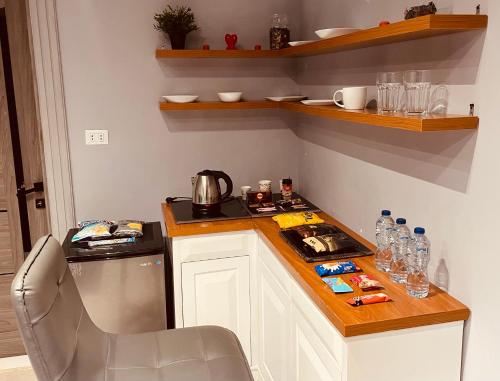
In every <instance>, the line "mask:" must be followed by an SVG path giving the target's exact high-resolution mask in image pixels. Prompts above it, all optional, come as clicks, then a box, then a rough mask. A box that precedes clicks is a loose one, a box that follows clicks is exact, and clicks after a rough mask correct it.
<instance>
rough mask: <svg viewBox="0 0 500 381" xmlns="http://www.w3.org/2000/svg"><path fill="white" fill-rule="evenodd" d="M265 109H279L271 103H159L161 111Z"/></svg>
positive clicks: (275, 104) (276, 104) (276, 103)
mask: <svg viewBox="0 0 500 381" xmlns="http://www.w3.org/2000/svg"><path fill="white" fill-rule="evenodd" d="M266 108H279V104H278V102H272V101H243V102H193V103H169V102H160V110H162V111H182V110H254V109H266Z"/></svg>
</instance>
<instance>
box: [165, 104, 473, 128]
mask: <svg viewBox="0 0 500 381" xmlns="http://www.w3.org/2000/svg"><path fill="white" fill-rule="evenodd" d="M272 108H282V109H285V110H289V111H294V112H298V113H302V114H306V115H312V116H318V117H321V118H329V119H335V120H343V121H346V122H352V123H359V124H369V125H372V126H379V127H386V128H397V129H400V130H408V131H415V132H427V131H452V130H470V129H476V128H477V127H478V125H479V118H478V117H476V116H462V115H445V116H439V115H428V116H423V117H422V116H410V115H406V114H404V113H399V114H378V113H377V111H376V110H361V111H349V110H344V109H341V108H338V107H335V106H307V105H304V104H302V103H300V102H271V101H245V102H235V103H224V102H194V103H167V102H160V110H163V111H182V110H184V111H189V110H191V111H192V110H253V109H272Z"/></svg>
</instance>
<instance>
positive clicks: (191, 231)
mask: <svg viewBox="0 0 500 381" xmlns="http://www.w3.org/2000/svg"><path fill="white" fill-rule="evenodd" d="M162 207H163V214H164V219H165V224H166V228H167V234H168V236H169V237H179V236H189V235H198V234H211V233H221V232H228V231H239V230H256V231H257V233H258V234H259V236H260V237H261V238H262V239H263V240H264V241H265V242H266V243H267V244H268V246H269V247H270V248H271V250H272V251H273V252H274V253H275V254H276V257H277V258H278V259H279V261H280V262H281V263H282V264H283V265H284V266H285V267H286V269H287V270H288V272H289V273H290V274H291V275H292V276H293V277H294V279H295V280H296V281H297V282H298V283H299V284H300V285H301V286H302V288H303V289H304V291H305V292H306V293H307V294H308V295H309V297H310V298H311V299H312V300H313V301H314V302H315V303H316V305H317V306H318V308H319V309H320V310H321V311H323V313H324V314H325V315H326V317H327V318H328V319H330V321H331V322H332V324H334V325H335V327H336V328H337V329H338V330H339V331H340V333H342V335H344V336H345V337H349V336H358V335H364V334H370V333H376V332H384V331H392V330H397V329H405V328H413V327H420V326H426V325H432V324H439V323H447V322H453V321H460V320H467V319H468V318H469V315H470V311H469V309H468V308H467V307H466V306H465V305H464V304H462V303H460V302H459V301H458V300H456V299H455V298H453V297H452V296H450V295H449V294H447V293H446V292H444V291H442V290H440V289H439V288H437V287H436V286H434V285H431V289H430V293H429V296H428V297H427V298H425V299H415V298H412V297H410V296H408V295H407V294H406V289H405V287H404V285H398V284H394V283H392V282H391V281H390V279H389V276H388V274H386V273H382V272H380V271H378V270H377V269H376V268H375V263H374V258H373V256H372V257H364V258H355V259H354V261H355V262H356V264H357V265H358V266H359V267H361V268H362V269H363V271H364V272H365V273H368V274H372V275H374V276H375V277H376V278H377V279H378V280H380V282H381V283H382V284H383V285H384V287H385V289H384V290H383V291H382V292H385V293H386V294H387V295H389V296H390V297H391V298H392V299H393V301H392V302H389V303H380V304H373V305H369V306H360V307H352V306H350V305H349V304H347V303H346V302H345V301H346V300H347V299H349V298H351V297H353V296H356V295H366V294H369V293H373V292H366V293H365V292H363V291H361V290H359V289H358V288H357V287H356V286H353V289H354V293H348V294H334V293H333V291H331V289H330V288H329V287H328V286H327V285H326V284H325V283H324V282H323V281H322V280H321V278H320V277H319V276H318V275H317V274H316V272H315V271H314V266H315V265H317V264H318V263H307V262H305V261H304V260H302V258H300V257H299V256H298V255H297V253H295V251H294V250H293V249H292V248H291V247H290V246H289V245H288V244H287V243H286V242H285V241H284V240H283V239H282V238H281V237H280V236H279V227H278V225H277V224H276V223H275V222H274V221H273V220H272V219H271V218H254V219H241V220H229V221H217V222H205V223H195V224H182V225H177V224H176V223H175V219H174V217H173V215H172V211H171V209H170V207H169V206H168V205H166V204H163V205H162ZM319 215H320V216H321V218H323V219H324V220H325V221H326V222H327V223H330V224H332V225H336V226H338V227H340V228H341V229H342V230H344V231H345V232H346V233H348V234H350V235H351V236H352V237H354V238H356V239H357V240H359V241H360V242H362V243H363V244H364V245H366V246H367V247H368V248H370V249H372V250H374V249H375V246H374V245H373V244H372V243H370V242H368V241H367V240H365V239H364V238H362V237H361V236H359V235H358V234H356V233H355V232H353V231H352V230H350V229H349V228H348V227H346V226H345V225H343V224H342V223H340V222H339V221H337V220H335V219H334V218H333V217H330V216H329V215H327V214H326V213H319ZM351 276H352V274H346V275H341V276H340V277H341V278H343V279H344V280H345V281H346V282H347V283H348V284H351V282H350V281H349V278H350V277H351Z"/></svg>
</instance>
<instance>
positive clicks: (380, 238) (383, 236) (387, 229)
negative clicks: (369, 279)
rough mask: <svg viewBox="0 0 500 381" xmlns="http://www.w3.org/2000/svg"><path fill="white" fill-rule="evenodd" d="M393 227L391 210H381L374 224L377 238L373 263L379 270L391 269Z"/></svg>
mask: <svg viewBox="0 0 500 381" xmlns="http://www.w3.org/2000/svg"><path fill="white" fill-rule="evenodd" d="M393 229H394V220H393V219H392V217H391V211H390V210H382V213H381V216H380V218H379V219H378V220H377V222H376V224H375V238H376V240H377V251H376V252H375V265H376V266H377V269H378V270H380V271H384V272H388V271H389V270H390V269H391V260H392V251H391V236H392V230H393Z"/></svg>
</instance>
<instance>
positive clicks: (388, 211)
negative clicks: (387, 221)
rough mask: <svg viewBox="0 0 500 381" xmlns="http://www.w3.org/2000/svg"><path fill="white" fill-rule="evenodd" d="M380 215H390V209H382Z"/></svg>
mask: <svg viewBox="0 0 500 381" xmlns="http://www.w3.org/2000/svg"><path fill="white" fill-rule="evenodd" d="M382 215H383V216H390V215H391V211H390V210H385V209H384V210H382Z"/></svg>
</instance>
